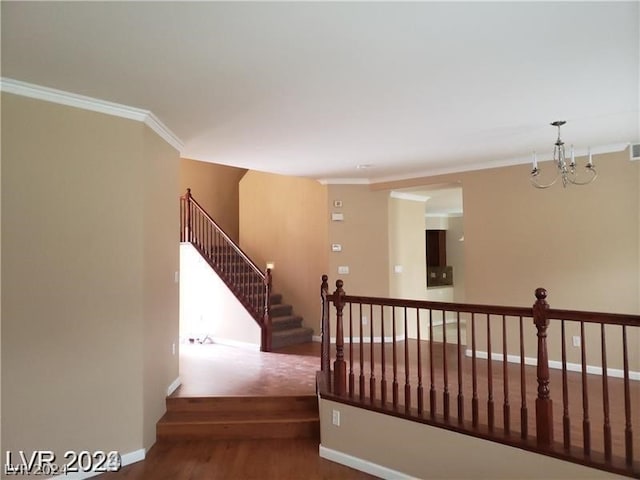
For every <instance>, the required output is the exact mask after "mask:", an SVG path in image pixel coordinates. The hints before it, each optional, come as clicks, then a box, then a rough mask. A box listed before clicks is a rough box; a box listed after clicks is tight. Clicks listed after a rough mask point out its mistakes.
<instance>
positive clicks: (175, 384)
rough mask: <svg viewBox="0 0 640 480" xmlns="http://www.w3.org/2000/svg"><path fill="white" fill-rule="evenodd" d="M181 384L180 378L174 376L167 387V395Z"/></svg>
mask: <svg viewBox="0 0 640 480" xmlns="http://www.w3.org/2000/svg"><path fill="white" fill-rule="evenodd" d="M181 384H182V380H180V377H178V378H176V379H175V380H174V381H173V382H171V385H169V387H167V396H169V395H171V394H172V393H173V392H175V391H176V389H177V388H178V387H179V386H180V385H181Z"/></svg>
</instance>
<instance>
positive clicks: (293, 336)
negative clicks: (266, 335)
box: [271, 327, 313, 350]
mask: <svg viewBox="0 0 640 480" xmlns="http://www.w3.org/2000/svg"><path fill="white" fill-rule="evenodd" d="M312 339H313V330H312V329H311V328H306V327H299V328H292V329H287V330H280V331H275V330H274V332H273V333H272V335H271V348H272V349H273V350H276V349H278V348H282V347H286V346H288V345H296V344H298V343H308V342H311V341H312Z"/></svg>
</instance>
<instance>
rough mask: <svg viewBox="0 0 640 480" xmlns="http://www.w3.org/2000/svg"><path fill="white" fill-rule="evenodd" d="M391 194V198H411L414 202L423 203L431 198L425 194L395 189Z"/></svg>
mask: <svg viewBox="0 0 640 480" xmlns="http://www.w3.org/2000/svg"><path fill="white" fill-rule="evenodd" d="M389 196H390V197H391V198H397V199H400V200H410V201H412V202H422V203H424V202H426V201H427V200H429V199H430V198H431V197H427V196H425V195H418V194H416V193H408V192H397V191H395V190H392V191H391V193H390V194H389Z"/></svg>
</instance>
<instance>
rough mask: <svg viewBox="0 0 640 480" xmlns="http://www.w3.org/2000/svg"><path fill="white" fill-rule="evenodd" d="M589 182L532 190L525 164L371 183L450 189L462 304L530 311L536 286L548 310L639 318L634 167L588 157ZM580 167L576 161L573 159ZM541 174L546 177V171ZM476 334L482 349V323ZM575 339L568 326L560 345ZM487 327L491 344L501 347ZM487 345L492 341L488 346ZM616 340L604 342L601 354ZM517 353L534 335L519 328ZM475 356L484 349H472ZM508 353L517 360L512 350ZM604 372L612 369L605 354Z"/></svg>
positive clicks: (635, 341)
mask: <svg viewBox="0 0 640 480" xmlns="http://www.w3.org/2000/svg"><path fill="white" fill-rule="evenodd" d="M594 160H595V162H596V166H597V168H598V172H599V176H598V179H597V180H596V181H595V182H594V183H593V184H591V185H589V186H586V187H575V186H572V187H567V188H566V189H563V188H562V187H561V186H559V185H557V186H555V187H553V188H550V189H548V190H538V189H535V188H533V187H532V186H531V185H530V184H529V180H528V172H529V166H528V165H521V166H513V167H504V168H496V169H489V170H481V171H475V172H464V173H460V174H453V175H446V176H439V177H431V178H422V179H413V180H410V181H403V182H394V183H387V184H378V185H375V186H374V187H373V188H374V189H376V190H380V191H384V190H387V189H389V188H400V187H408V186H417V185H428V184H434V183H435V184H437V183H443V182H455V181H460V182H461V183H462V188H463V202H464V208H463V210H464V235H465V241H464V242H462V243H463V244H464V247H463V249H464V260H465V296H466V300H465V301H466V302H469V303H482V304H499V305H500V304H501V305H515V306H526V307H528V306H531V305H532V304H533V302H534V301H535V298H534V296H533V292H534V290H535V289H536V288H537V287H539V286H542V287H545V288H546V289H547V291H548V292H549V298H548V301H549V303H550V305H551V306H552V307H554V308H567V309H578V310H592V311H604V312H621V313H632V314H637V313H638V312H640V304H639V303H640V298H639V296H638V288H639V282H638V273H637V272H638V271H639V270H640V256H639V255H638V244H639V235H638V230H639V223H640V218H639V217H640V201H639V200H638V190H639V183H640V182H639V181H638V178H639V175H638V171H639V170H640V163H639V162H630V161H629V155H628V152H627V151H625V152H619V153H612V154H606V155H599V156H596V157H595V158H594ZM578 161H579V162H583V161H584V159H578ZM541 167H542V169H543V171H545V172H548V171H550V170H552V169H553V166H552V165H550V164H549V162H545V163H542V164H541ZM480 323H481V324H480V325H479V326H478V331H479V332H480V333H479V336H478V337H479V343H480V345H484V344H485V343H486V342H485V339H484V336H483V335H484V333H483V332H485V331H486V329H485V328H484V326H483V325H484V324H482V322H480ZM556 330H557V329H556V327H555V325H554V326H553V327H552V330H551V331H550V335H549V342H550V349H551V357H552V358H554V359H557V358H559V355H560V344H559V340H558V339H559V333H558V331H556ZM632 330H634V332H633V333H630V338H629V342H630V344H629V348H630V351H631V362H632V364H633V365H635V368H634V369H635V370H637V369H638V366H639V365H640V363H639V361H640V359H638V358H637V357H638V354H637V352H638V351H640V335H637V333H639V332H635V330H636V329H632ZM577 333H578V331H577V326H576V325H569V327H568V331H567V334H568V336H569V340H570V336H572V335H576V334H577ZM500 335H501V330H500V329H499V328H495V329H494V330H493V334H492V338H493V345H494V351H500V350H496V349H495V345H499V344H500V342H501V336H500ZM494 336H495V337H494ZM619 336H620V334H619V332H615V338H613V337H612V335H611V334H610V335H609V336H608V340H609V341H610V342H611V343H610V345H611V347H610V348H609V350H610V351H611V348H613V346H614V345H615V344H616V343H618V344H619ZM525 337H526V339H527V344H526V352H527V353H526V354H527V355H528V356H535V351H536V348H535V331H534V329H533V327H531V326H529V327H528V332H527V333H526V335H525ZM587 337H588V341H589V343H591V344H592V345H594V346H595V345H597V346H598V348H599V338H600V337H599V329H598V328H588V329H587ZM481 350H485V349H484V348H481ZM510 353H514V354H517V351H513V352H510ZM578 354H579V349H577V348H573V347H572V348H570V349H569V352H568V355H569V361H570V362H579V355H578ZM598 356H599V350H596V349H595V348H591V349H590V351H589V352H588V358H587V360H588V363H589V364H592V365H598V364H599V359H598ZM612 357H613V358H612V362H613V364H611V363H610V365H609V366H610V367H613V368H620V367H621V362H620V359H619V356H618V355H616V354H613V355H612Z"/></svg>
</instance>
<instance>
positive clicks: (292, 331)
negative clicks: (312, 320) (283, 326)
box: [272, 327, 313, 337]
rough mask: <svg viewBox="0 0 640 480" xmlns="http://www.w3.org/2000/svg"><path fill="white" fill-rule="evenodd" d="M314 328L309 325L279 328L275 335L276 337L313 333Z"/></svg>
mask: <svg viewBox="0 0 640 480" xmlns="http://www.w3.org/2000/svg"><path fill="white" fill-rule="evenodd" d="M312 332H313V329H312V328H308V327H296V328H289V329H287V330H278V331H275V332H273V334H272V335H273V336H274V337H288V336H295V335H301V334H305V335H306V334H307V333H312Z"/></svg>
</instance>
